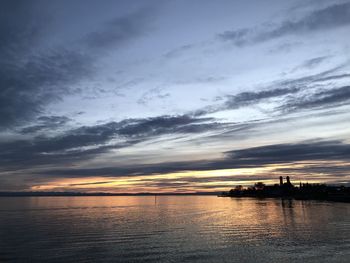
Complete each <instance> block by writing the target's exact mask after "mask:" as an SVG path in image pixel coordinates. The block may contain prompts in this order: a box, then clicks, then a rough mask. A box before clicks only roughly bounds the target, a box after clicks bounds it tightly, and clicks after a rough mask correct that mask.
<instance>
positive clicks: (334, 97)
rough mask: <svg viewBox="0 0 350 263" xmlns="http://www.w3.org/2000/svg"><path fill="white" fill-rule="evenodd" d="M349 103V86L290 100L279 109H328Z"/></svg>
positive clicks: (288, 110) (284, 110) (286, 110)
mask: <svg viewBox="0 0 350 263" xmlns="http://www.w3.org/2000/svg"><path fill="white" fill-rule="evenodd" d="M349 101H350V86H343V87H338V88H332V89H327V90H323V91H319V92H316V93H314V94H312V95H310V96H306V97H298V98H290V99H289V100H288V101H287V102H286V103H285V104H284V105H282V106H281V107H279V109H280V110H282V111H283V112H292V111H296V110H304V109H311V108H330V107H336V106H341V105H344V104H347V103H348V102H349Z"/></svg>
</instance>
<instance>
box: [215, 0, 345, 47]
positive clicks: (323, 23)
mask: <svg viewBox="0 0 350 263" xmlns="http://www.w3.org/2000/svg"><path fill="white" fill-rule="evenodd" d="M348 25H350V3H342V4H335V5H330V6H328V7H326V8H324V9H320V10H316V11H313V12H311V13H309V14H308V15H306V16H304V17H303V18H300V19H298V20H285V21H282V22H281V23H280V24H279V25H276V26H265V27H256V28H243V29H235V30H228V31H225V32H223V33H221V34H219V35H218V37H219V38H220V39H221V40H224V41H230V42H232V43H233V44H234V45H236V46H244V45H252V44H257V43H261V42H265V41H269V40H272V39H275V38H280V37H284V36H288V35H294V34H307V33H310V32H314V31H324V30H328V29H333V28H338V27H342V26H348Z"/></svg>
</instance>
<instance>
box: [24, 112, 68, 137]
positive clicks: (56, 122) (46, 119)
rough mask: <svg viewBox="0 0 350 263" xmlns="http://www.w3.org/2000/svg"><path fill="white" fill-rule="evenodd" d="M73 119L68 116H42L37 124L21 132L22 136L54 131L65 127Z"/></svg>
mask: <svg viewBox="0 0 350 263" xmlns="http://www.w3.org/2000/svg"><path fill="white" fill-rule="evenodd" d="M70 121H71V119H70V118H68V117H66V116H41V117H38V118H37V124H36V125H32V126H28V127H25V128H23V129H21V130H20V133H22V134H28V133H37V132H39V131H52V130H56V129H59V128H62V127H63V126H65V125H66V124H67V123H68V122H70Z"/></svg>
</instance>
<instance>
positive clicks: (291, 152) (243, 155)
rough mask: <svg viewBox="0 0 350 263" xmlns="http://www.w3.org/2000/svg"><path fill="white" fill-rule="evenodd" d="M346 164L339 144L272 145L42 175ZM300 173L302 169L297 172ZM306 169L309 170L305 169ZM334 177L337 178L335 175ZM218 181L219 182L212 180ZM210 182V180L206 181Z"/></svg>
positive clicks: (348, 156) (346, 152) (347, 156)
mask: <svg viewBox="0 0 350 263" xmlns="http://www.w3.org/2000/svg"><path fill="white" fill-rule="evenodd" d="M349 160H350V145H349V144H345V143H343V142H341V141H315V142H301V143H295V144H275V145H265V146H260V147H252V148H246V149H240V150H232V151H228V152H225V153H224V158H222V159H215V160H202V161H188V162H170V163H166V162H165V163H158V164H144V165H132V166H128V165H126V166H119V167H103V168H93V169H57V170H49V171H46V172H44V174H46V175H51V176H62V177H89V176H105V177H120V176H122V177H126V176H140V175H154V174H165V173H174V172H183V171H203V170H216V169H234V168H259V167H263V166H268V165H272V164H290V165H293V163H296V162H315V163H316V164H318V167H324V169H326V168H327V169H329V171H331V169H333V168H334V167H335V169H334V170H333V171H334V172H336V171H337V165H334V164H332V163H331V161H345V162H348V161H349ZM321 165H322V166H321ZM301 169H302V168H301ZM307 169H309V168H307ZM334 175H337V173H335V174H334ZM216 179H217V180H218V181H219V178H216ZM208 180H209V181H210V179H208Z"/></svg>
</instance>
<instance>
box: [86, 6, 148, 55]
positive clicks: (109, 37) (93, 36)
mask: <svg viewBox="0 0 350 263" xmlns="http://www.w3.org/2000/svg"><path fill="white" fill-rule="evenodd" d="M153 14H154V13H153V10H152V9H150V8H143V9H141V10H138V11H137V12H134V13H130V14H127V15H124V16H121V17H117V18H115V19H113V20H111V21H109V22H107V23H105V24H104V26H103V27H102V28H101V29H100V30H98V31H95V32H92V33H90V34H88V35H87V36H86V37H85V38H84V39H83V42H84V44H85V45H87V47H88V48H94V49H95V48H97V49H106V48H111V47H116V46H119V45H122V44H125V43H126V42H128V41H129V40H132V39H134V38H135V37H139V36H140V35H143V34H144V33H145V32H147V31H148V30H147V29H148V26H149V22H150V20H151V17H152V15H153Z"/></svg>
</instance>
